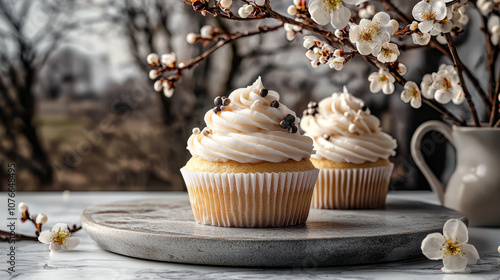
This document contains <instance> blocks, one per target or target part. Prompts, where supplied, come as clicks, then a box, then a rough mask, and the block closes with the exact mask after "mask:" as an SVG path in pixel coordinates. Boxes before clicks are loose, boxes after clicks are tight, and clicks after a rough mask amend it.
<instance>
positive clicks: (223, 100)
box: [213, 96, 231, 114]
mask: <svg viewBox="0 0 500 280" xmlns="http://www.w3.org/2000/svg"><path fill="white" fill-rule="evenodd" d="M229 104H231V99H229V98H227V97H225V96H222V97H221V96H217V97H216V98H215V99H214V105H215V108H214V109H213V112H214V114H217V113H218V112H220V111H222V110H224V109H225V107H226V106H228V105H229Z"/></svg>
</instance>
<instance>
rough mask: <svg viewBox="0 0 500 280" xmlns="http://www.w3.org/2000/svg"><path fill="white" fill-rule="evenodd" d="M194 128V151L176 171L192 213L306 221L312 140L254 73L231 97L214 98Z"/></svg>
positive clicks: (221, 221)
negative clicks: (200, 125) (202, 123)
mask: <svg viewBox="0 0 500 280" xmlns="http://www.w3.org/2000/svg"><path fill="white" fill-rule="evenodd" d="M214 103H215V108H213V109H212V110H210V111H208V112H207V113H206V114H205V123H206V127H205V128H203V129H202V130H200V129H199V128H195V129H193V134H192V135H191V137H189V140H188V146H187V149H188V150H189V151H190V153H191V155H192V157H191V159H190V160H189V161H188V163H187V164H186V166H184V167H183V168H182V169H181V173H182V176H183V178H184V181H185V182H186V186H187V189H188V193H189V200H190V202H191V208H192V209H193V213H194V217H195V219H196V221H197V222H198V223H200V224H206V225H214V226H225V227H280V226H291V225H297V224H303V223H305V221H306V219H307V216H308V214H309V208H310V204H311V197H312V193H313V189H314V184H315V182H316V179H317V177H318V172H319V170H318V169H316V168H314V165H313V164H312V163H311V161H310V159H309V158H310V155H311V153H312V152H313V146H312V144H313V141H312V139H311V138H309V137H307V136H303V135H301V134H300V133H299V132H298V129H297V125H298V124H299V121H300V120H299V118H297V117H296V114H295V113H294V112H293V111H291V110H290V109H288V108H287V107H286V106H285V105H283V104H281V103H280V102H279V94H278V93H277V92H275V91H272V90H268V89H266V88H265V87H264V86H263V85H262V81H261V79H260V77H259V78H258V79H257V81H256V82H255V83H254V84H253V85H251V86H249V87H247V88H241V89H237V90H235V91H233V92H232V93H231V94H230V95H229V98H226V97H217V98H216V99H215V100H214Z"/></svg>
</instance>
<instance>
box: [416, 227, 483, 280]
mask: <svg viewBox="0 0 500 280" xmlns="http://www.w3.org/2000/svg"><path fill="white" fill-rule="evenodd" d="M468 240H469V232H468V230H467V227H466V226H465V224H464V223H463V222H462V221H460V220H457V219H450V220H448V221H447V222H446V223H445V224H444V227H443V234H441V233H438V232H436V233H431V234H429V235H427V237H425V239H424V240H423V241H422V247H421V249H422V253H423V254H424V255H425V256H426V257H427V258H429V259H431V260H441V259H442V260H443V264H444V267H443V268H442V269H441V270H442V271H443V272H446V273H457V272H463V271H464V270H465V268H466V267H467V264H476V263H477V260H478V259H479V253H478V252H477V250H476V248H475V247H474V246H473V245H471V244H467V241H468Z"/></svg>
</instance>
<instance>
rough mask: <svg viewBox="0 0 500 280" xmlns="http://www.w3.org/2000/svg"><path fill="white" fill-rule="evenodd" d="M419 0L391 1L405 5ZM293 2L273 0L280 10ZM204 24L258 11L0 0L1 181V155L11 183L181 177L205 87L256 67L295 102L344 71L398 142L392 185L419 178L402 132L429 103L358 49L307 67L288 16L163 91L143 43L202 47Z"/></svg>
mask: <svg viewBox="0 0 500 280" xmlns="http://www.w3.org/2000/svg"><path fill="white" fill-rule="evenodd" d="M415 2H416V0H414V1H400V3H399V6H400V8H401V9H402V10H404V11H405V12H406V13H407V14H409V12H410V9H411V7H412V6H413V4H414V3H415ZM290 3H291V1H272V5H273V8H275V9H276V10H278V11H280V12H283V13H284V14H285V13H286V12H285V11H286V8H287V7H288V6H289V5H290ZM378 8H379V9H382V8H383V5H379V6H378ZM264 23H265V24H268V23H269V24H270V25H271V24H276V23H277V22H276V21H272V20H268V21H265V22H264ZM206 24H210V25H212V26H216V27H218V28H220V29H222V30H225V31H231V32H235V31H245V30H252V29H255V22H227V21H220V20H219V19H217V18H214V17H212V16H205V17H204V16H202V15H201V14H200V13H198V12H195V11H193V9H192V7H191V6H190V5H186V4H184V3H183V2H182V1H180V0H149V1H148V0H123V1H118V0H95V1H84V0H71V1H62V0H47V1H34V0H21V1H18V0H0V164H1V167H0V178H1V179H0V184H2V189H4V186H5V183H6V181H5V172H6V168H7V163H8V162H16V164H17V169H18V170H17V176H18V189H19V190H64V189H70V190H183V189H184V187H183V183H182V180H181V177H180V172H179V169H180V168H181V167H182V166H183V165H184V164H185V162H186V161H187V159H188V158H189V157H190V154H189V152H188V151H187V150H186V141H187V139H188V137H189V135H190V134H191V129H192V128H193V127H202V126H204V125H203V116H204V114H205V112H206V111H207V110H209V109H210V108H211V107H213V101H212V100H213V98H214V97H216V96H218V95H228V94H229V93H230V92H231V91H232V90H234V89H236V88H240V87H245V86H247V85H249V84H251V83H252V82H253V81H254V80H255V79H256V78H257V76H262V78H263V81H264V83H265V85H266V87H268V88H271V89H274V90H276V91H278V92H279V93H280V94H281V98H282V102H283V103H284V104H287V106H288V107H290V108H291V109H293V110H295V111H296V112H298V114H299V115H300V114H301V112H302V110H303V109H304V108H305V106H306V105H307V103H308V102H309V101H310V100H315V101H318V100H320V99H322V98H324V97H326V96H328V95H330V94H332V93H333V92H338V91H341V90H342V87H343V86H344V85H346V86H347V87H348V89H349V91H350V92H352V93H353V94H355V95H357V96H359V97H361V98H363V99H364V100H365V101H366V102H367V104H368V105H369V106H370V109H371V110H372V112H373V113H374V114H375V115H377V116H378V117H380V118H381V120H382V125H383V128H384V130H386V131H388V132H389V133H391V134H392V135H393V136H394V137H396V139H397V140H398V142H399V148H398V155H397V156H396V157H395V158H393V161H394V162H395V163H396V169H395V172H394V175H393V182H392V188H397V189H416V188H420V189H422V188H423V189H428V186H427V185H426V183H425V180H423V179H422V176H421V175H420V174H419V172H418V171H417V170H416V168H415V166H414V164H413V162H412V160H411V158H410V156H409V149H408V146H409V138H410V137H411V134H412V132H413V130H414V129H415V128H416V126H418V125H419V124H420V123H422V122H423V121H425V120H428V119H435V118H437V117H438V115H437V114H435V113H434V112H433V111H432V110H426V109H425V108H423V109H420V110H419V113H418V114H417V113H416V111H414V110H412V109H411V108H408V106H407V105H406V104H403V103H402V102H401V100H400V98H399V97H398V96H397V95H396V94H394V95H392V96H385V95H383V94H372V93H370V92H369V90H368V86H369V84H368V82H367V77H368V75H369V74H370V73H371V72H373V71H375V69H372V68H370V67H368V66H366V64H365V63H364V62H363V61H360V60H358V59H357V58H356V59H353V60H352V61H350V62H349V64H348V65H347V66H346V67H345V68H344V69H343V70H342V71H341V72H336V71H335V70H332V69H329V68H327V67H323V68H321V67H320V68H317V69H312V68H311V67H310V64H309V60H308V59H307V58H306V57H305V55H304V53H305V51H304V48H303V47H302V35H301V34H299V35H298V36H297V39H295V40H294V41H291V42H289V41H288V40H287V39H286V36H285V32H284V31H283V30H278V31H274V32H272V33H269V34H262V35H258V36H255V37H251V38H245V39H242V40H238V41H235V42H234V43H232V44H229V45H227V46H225V47H224V48H222V49H221V50H220V51H218V52H217V53H216V54H214V55H213V56H211V57H209V58H208V59H207V60H205V61H204V62H203V63H202V64H201V65H199V66H198V67H195V68H194V69H192V71H189V72H186V73H185V74H184V76H183V78H182V79H181V81H180V82H179V83H178V84H176V89H175V94H174V96H173V97H172V98H166V97H165V96H164V95H163V94H162V93H157V92H154V91H153V87H152V84H151V81H150V80H149V79H148V75H147V73H148V70H149V69H148V66H147V63H146V57H147V55H148V54H149V53H158V54H164V53H170V52H175V53H176V54H177V55H178V57H179V60H180V61H182V60H188V59H191V58H193V57H196V56H197V55H199V54H201V53H202V52H203V51H204V50H206V48H207V47H205V46H203V45H201V44H194V45H189V44H187V43H186V35H187V34H188V33H189V32H194V33H200V29H201V28H202V27H203V26H204V25H206ZM472 24H476V21H474V20H472ZM476 35H477V36H481V34H465V36H463V37H464V38H467V42H468V43H466V44H465V43H464V45H465V46H464V47H465V48H473V47H475V44H476V43H477V42H478V41H479V40H482V39H477V38H470V37H469V36H476ZM479 55H483V54H474V55H471V57H470V58H469V59H471V60H472V61H474V60H480V59H481V58H480V57H479ZM402 61H404V62H405V63H406V64H408V65H412V66H413V67H412V68H411V69H412V70H411V71H410V72H409V73H408V74H407V75H408V76H409V77H416V78H415V79H416V80H419V79H420V78H421V76H422V75H423V74H424V73H427V72H429V70H435V69H437V67H438V66H439V64H440V63H441V62H442V60H441V57H440V55H438V54H437V53H435V52H433V51H426V52H422V51H420V50H418V49H415V50H413V51H412V52H410V53H409V54H408V55H406V56H405V57H403V58H402ZM468 63H470V61H469V62H468ZM474 70H476V69H474ZM480 71H481V70H478V73H479V74H478V75H480V73H481V72H480ZM398 90H399V91H400V90H401V89H397V90H396V91H398ZM451 110H455V109H451ZM455 113H457V114H460V112H456V111H455ZM437 145H445V144H444V143H437ZM444 151H445V149H442V148H437V149H436V151H435V152H433V153H432V154H431V155H430V158H431V160H430V161H431V163H432V164H434V165H435V166H434V167H435V168H436V170H439V169H440V170H441V171H443V169H444V167H443V162H444V160H445V159H444V158H445V157H446V154H445V152H444ZM438 173H440V172H439V171H438Z"/></svg>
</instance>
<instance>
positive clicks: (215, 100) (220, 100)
mask: <svg viewBox="0 0 500 280" xmlns="http://www.w3.org/2000/svg"><path fill="white" fill-rule="evenodd" d="M214 105H215V106H220V105H222V97H220V96H217V97H216V98H215V99H214Z"/></svg>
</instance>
